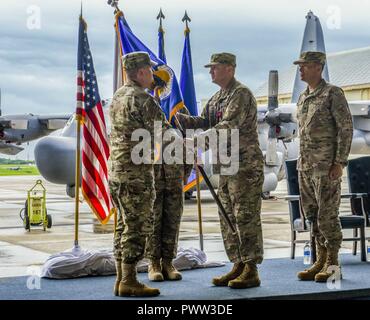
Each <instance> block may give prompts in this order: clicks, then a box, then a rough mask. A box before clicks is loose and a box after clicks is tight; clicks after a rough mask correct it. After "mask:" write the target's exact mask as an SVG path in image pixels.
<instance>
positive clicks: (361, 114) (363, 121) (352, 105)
mask: <svg viewBox="0 0 370 320" xmlns="http://www.w3.org/2000/svg"><path fill="white" fill-rule="evenodd" d="M348 106H349V109H350V111H351V114H352V117H353V127H354V128H355V129H357V130H361V131H365V132H370V121H369V119H370V101H348Z"/></svg>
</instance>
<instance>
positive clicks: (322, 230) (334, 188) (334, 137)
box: [294, 51, 353, 282]
mask: <svg viewBox="0 0 370 320" xmlns="http://www.w3.org/2000/svg"><path fill="white" fill-rule="evenodd" d="M325 59H326V56H325V54H324V53H321V52H312V51H311V52H310V51H309V52H304V53H302V54H301V57H300V59H299V60H298V61H295V62H294V63H295V64H299V66H300V72H301V78H302V80H303V81H305V82H307V83H308V87H307V89H306V90H305V91H304V92H303V93H302V94H301V95H300V97H299V100H298V104H297V108H298V122H299V137H300V157H299V159H298V168H297V169H298V171H299V188H300V194H301V203H302V208H303V212H304V214H305V217H306V219H307V220H309V221H310V222H311V224H312V233H313V236H314V237H315V239H316V248H317V261H316V262H315V264H314V265H313V266H312V267H311V268H309V269H307V270H305V271H301V272H299V273H298V278H299V279H301V280H315V281H317V282H325V281H327V279H328V278H329V276H330V275H331V273H330V272H329V271H328V267H330V266H338V271H339V270H340V269H339V262H338V252H339V249H340V246H341V242H342V231H341V225H340V220H339V217H338V215H339V205H340V192H341V176H342V168H343V167H344V166H346V164H347V158H348V155H349V152H350V148H351V142H352V134H353V126H352V117H351V113H350V110H349V108H348V104H347V101H346V98H345V96H344V93H343V90H342V89H340V88H338V87H335V86H333V85H331V84H329V83H326V82H325V80H324V79H322V78H321V73H322V70H323V67H324V64H325Z"/></svg>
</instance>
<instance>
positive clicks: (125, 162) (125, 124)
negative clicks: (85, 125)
mask: <svg viewBox="0 0 370 320" xmlns="http://www.w3.org/2000/svg"><path fill="white" fill-rule="evenodd" d="M109 115H110V119H111V134H110V144H111V157H110V179H111V180H112V181H116V182H123V181H124V180H125V178H126V177H128V176H130V175H132V174H134V175H135V174H136V175H137V174H140V175H145V174H146V173H149V174H151V175H153V162H152V163H151V164H140V165H135V164H134V163H133V162H132V160H131V151H132V149H133V148H134V147H135V145H137V144H138V143H139V142H138V141H132V140H131V135H132V133H133V132H134V131H135V130H136V129H146V130H148V131H149V132H150V134H151V147H152V148H151V159H152V160H153V159H154V158H153V157H154V152H153V141H154V121H162V123H163V129H167V128H169V127H170V125H169V123H168V122H167V121H166V119H165V115H164V113H163V112H162V111H161V108H160V107H159V105H158V103H157V102H156V100H155V99H154V98H153V97H152V96H151V95H150V94H148V93H147V92H146V91H145V90H144V89H143V88H141V87H140V86H138V85H137V84H135V83H134V82H128V83H127V84H125V85H124V86H122V87H121V88H120V89H118V90H117V92H116V93H115V94H114V97H113V101H112V104H111V106H110V110H109Z"/></svg>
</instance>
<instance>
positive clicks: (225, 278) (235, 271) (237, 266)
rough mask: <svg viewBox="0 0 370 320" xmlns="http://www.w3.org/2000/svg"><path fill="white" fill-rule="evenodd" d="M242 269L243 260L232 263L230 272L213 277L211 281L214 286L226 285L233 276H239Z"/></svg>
mask: <svg viewBox="0 0 370 320" xmlns="http://www.w3.org/2000/svg"><path fill="white" fill-rule="evenodd" d="M243 269H244V263H243V262H237V263H234V266H233V268H232V269H231V271H230V272H228V273H226V274H224V275H222V276H219V277H215V278H213V279H212V283H213V284H214V285H215V286H220V287H226V286H227V285H228V284H229V281H230V280H234V279H235V278H237V277H239V276H240V274H241V273H242V272H243Z"/></svg>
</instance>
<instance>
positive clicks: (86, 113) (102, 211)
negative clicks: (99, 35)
mask: <svg viewBox="0 0 370 320" xmlns="http://www.w3.org/2000/svg"><path fill="white" fill-rule="evenodd" d="M77 61H78V63H77V64H78V66H77V68H78V70H77V110H76V114H77V115H81V116H82V152H81V154H82V175H81V189H82V194H83V196H84V198H85V200H86V201H87V203H88V204H89V205H90V208H91V209H92V211H93V212H94V213H95V214H96V216H97V218H98V219H99V221H100V222H101V223H103V224H104V223H106V222H107V221H108V220H109V218H110V216H111V214H112V213H113V210H114V208H113V204H112V198H111V196H110V193H109V185H108V166H107V162H108V158H109V143H108V135H107V129H106V125H105V119H104V113H103V107H102V104H101V100H100V96H99V90H98V83H97V80H96V74H95V70H94V64H93V60H92V55H91V51H90V47H89V40H88V38H87V26H86V22H85V21H84V20H83V19H82V17H80V27H79V37H78V56H77Z"/></svg>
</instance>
